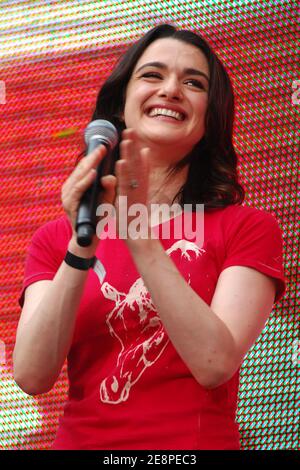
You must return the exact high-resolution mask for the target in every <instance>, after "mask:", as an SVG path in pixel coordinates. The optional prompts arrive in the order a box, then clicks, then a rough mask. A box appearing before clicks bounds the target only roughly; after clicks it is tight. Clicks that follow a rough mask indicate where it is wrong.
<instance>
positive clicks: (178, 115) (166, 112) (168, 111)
mask: <svg viewBox="0 0 300 470" xmlns="http://www.w3.org/2000/svg"><path fill="white" fill-rule="evenodd" d="M159 115H162V116H170V117H172V118H174V119H177V121H183V118H184V116H183V115H182V114H181V113H178V112H177V111H172V110H171V109H166V108H152V109H151V110H150V112H149V116H150V117H153V116H159Z"/></svg>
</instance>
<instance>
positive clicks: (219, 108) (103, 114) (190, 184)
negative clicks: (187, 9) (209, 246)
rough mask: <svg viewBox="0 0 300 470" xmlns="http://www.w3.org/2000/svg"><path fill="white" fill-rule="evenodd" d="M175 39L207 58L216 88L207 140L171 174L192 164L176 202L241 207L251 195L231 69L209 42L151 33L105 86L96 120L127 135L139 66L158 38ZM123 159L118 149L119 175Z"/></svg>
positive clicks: (164, 28) (166, 31)
mask: <svg viewBox="0 0 300 470" xmlns="http://www.w3.org/2000/svg"><path fill="white" fill-rule="evenodd" d="M162 38H173V39H177V40H180V41H183V42H185V43H187V44H191V45H193V46H195V47H197V48H198V49H200V51H201V52H202V53H203V54H204V55H205V57H206V59H207V61H208V66H209V71H210V86H209V92H208V106H207V112H206V116H205V135H204V136H203V137H202V139H201V140H200V141H199V142H198V144H196V145H195V147H194V148H193V150H192V151H191V152H190V153H189V154H188V155H186V156H185V157H184V158H183V159H182V160H181V161H179V162H178V163H177V164H176V165H175V166H174V167H173V168H172V169H171V170H170V175H172V174H173V173H174V172H177V171H178V170H180V169H181V168H183V167H184V166H185V165H187V164H189V170H188V175H187V179H186V181H185V183H184V185H183V186H182V187H181V189H180V191H179V192H178V194H177V195H176V196H175V198H174V200H175V199H177V200H178V202H179V203H180V204H181V205H183V204H188V203H189V204H192V205H193V207H194V205H195V204H197V203H198V204H204V205H205V208H206V209H209V208H217V207H225V206H228V205H230V204H241V203H242V202H243V200H244V198H245V192H244V189H243V187H242V186H241V184H240V183H239V182H238V174H237V163H238V161H237V155H236V152H235V149H234V147H233V143H232V132H233V120H234V96H233V89H232V85H231V82H230V78H229V76H228V73H227V71H226V69H225V68H224V66H223V64H222V63H221V61H220V60H219V59H218V57H217V56H216V54H215V53H214V52H213V51H212V49H211V48H210V46H209V45H208V43H207V42H206V41H205V40H204V39H203V38H202V37H200V36H199V35H198V34H196V33H194V32H192V31H189V30H178V29H176V28H175V27H174V26H171V25H168V24H162V25H160V26H156V27H155V28H153V29H151V30H150V31H148V32H147V33H146V34H145V35H144V36H143V37H142V38H141V39H140V40H139V41H137V42H136V43H135V44H133V45H132V46H131V47H130V48H129V49H128V50H127V52H126V53H125V54H124V55H123V56H122V57H121V59H120V60H119V61H118V63H117V65H116V66H115V68H114V70H113V72H112V73H111V75H110V76H109V77H108V79H107V80H106V81H105V83H104V84H103V86H102V88H101V89H100V92H99V94H98V97H97V102H96V108H95V111H94V113H93V117H92V120H95V119H106V120H108V121H110V122H112V123H113V124H114V125H115V126H116V128H117V130H118V133H119V135H120V136H121V132H122V130H123V129H125V124H124V122H123V120H122V119H121V116H122V114H123V109H124V105H125V96H126V88H127V84H128V82H129V80H130V77H131V75H132V72H133V70H134V67H135V65H136V63H137V61H138V60H139V58H140V57H141V56H142V54H143V52H144V51H145V49H146V48H147V47H148V46H149V45H150V44H151V43H152V42H154V41H156V40H157V39H162ZM118 158H119V148H118V146H117V147H116V149H115V150H114V152H113V154H112V159H111V161H110V163H109V168H108V170H107V171H108V172H109V173H114V164H115V161H116V160H117V159H118Z"/></svg>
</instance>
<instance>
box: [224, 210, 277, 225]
mask: <svg viewBox="0 0 300 470" xmlns="http://www.w3.org/2000/svg"><path fill="white" fill-rule="evenodd" d="M221 219H222V225H223V226H224V227H225V229H227V230H234V229H235V228H236V229H240V228H242V227H244V228H248V229H250V228H252V229H255V228H257V229H259V228H261V229H264V230H266V229H268V230H272V229H273V230H276V231H278V230H279V224H278V221H277V219H276V217H275V216H274V215H273V214H272V213H270V212H268V211H266V210H264V209H258V208H256V207H250V206H245V205H231V206H227V207H226V208H224V210H223V211H222V215H221Z"/></svg>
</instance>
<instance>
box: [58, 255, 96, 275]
mask: <svg viewBox="0 0 300 470" xmlns="http://www.w3.org/2000/svg"><path fill="white" fill-rule="evenodd" d="M95 261H96V256H94V257H93V258H80V257H79V256H76V255H73V253H70V252H69V251H67V254H66V256H65V263H67V264H68V265H69V266H71V267H72V268H75V269H80V270H81V271H87V270H88V269H90V268H92V267H93V266H94V264H95Z"/></svg>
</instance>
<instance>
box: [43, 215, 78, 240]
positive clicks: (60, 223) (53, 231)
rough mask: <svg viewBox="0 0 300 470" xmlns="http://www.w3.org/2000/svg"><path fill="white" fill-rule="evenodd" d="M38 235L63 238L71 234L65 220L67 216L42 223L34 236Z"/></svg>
mask: <svg viewBox="0 0 300 470" xmlns="http://www.w3.org/2000/svg"><path fill="white" fill-rule="evenodd" d="M36 234H39V235H40V236H43V235H45V236H47V235H48V236H58V237H60V236H63V235H64V234H66V235H69V234H70V235H71V234H72V227H71V224H70V222H69V220H68V218H67V216H65V215H62V216H61V217H58V218H57V219H54V220H50V221H49V222H46V223H44V224H43V225H41V226H40V227H38V228H37V230H36V231H35V235H36Z"/></svg>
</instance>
